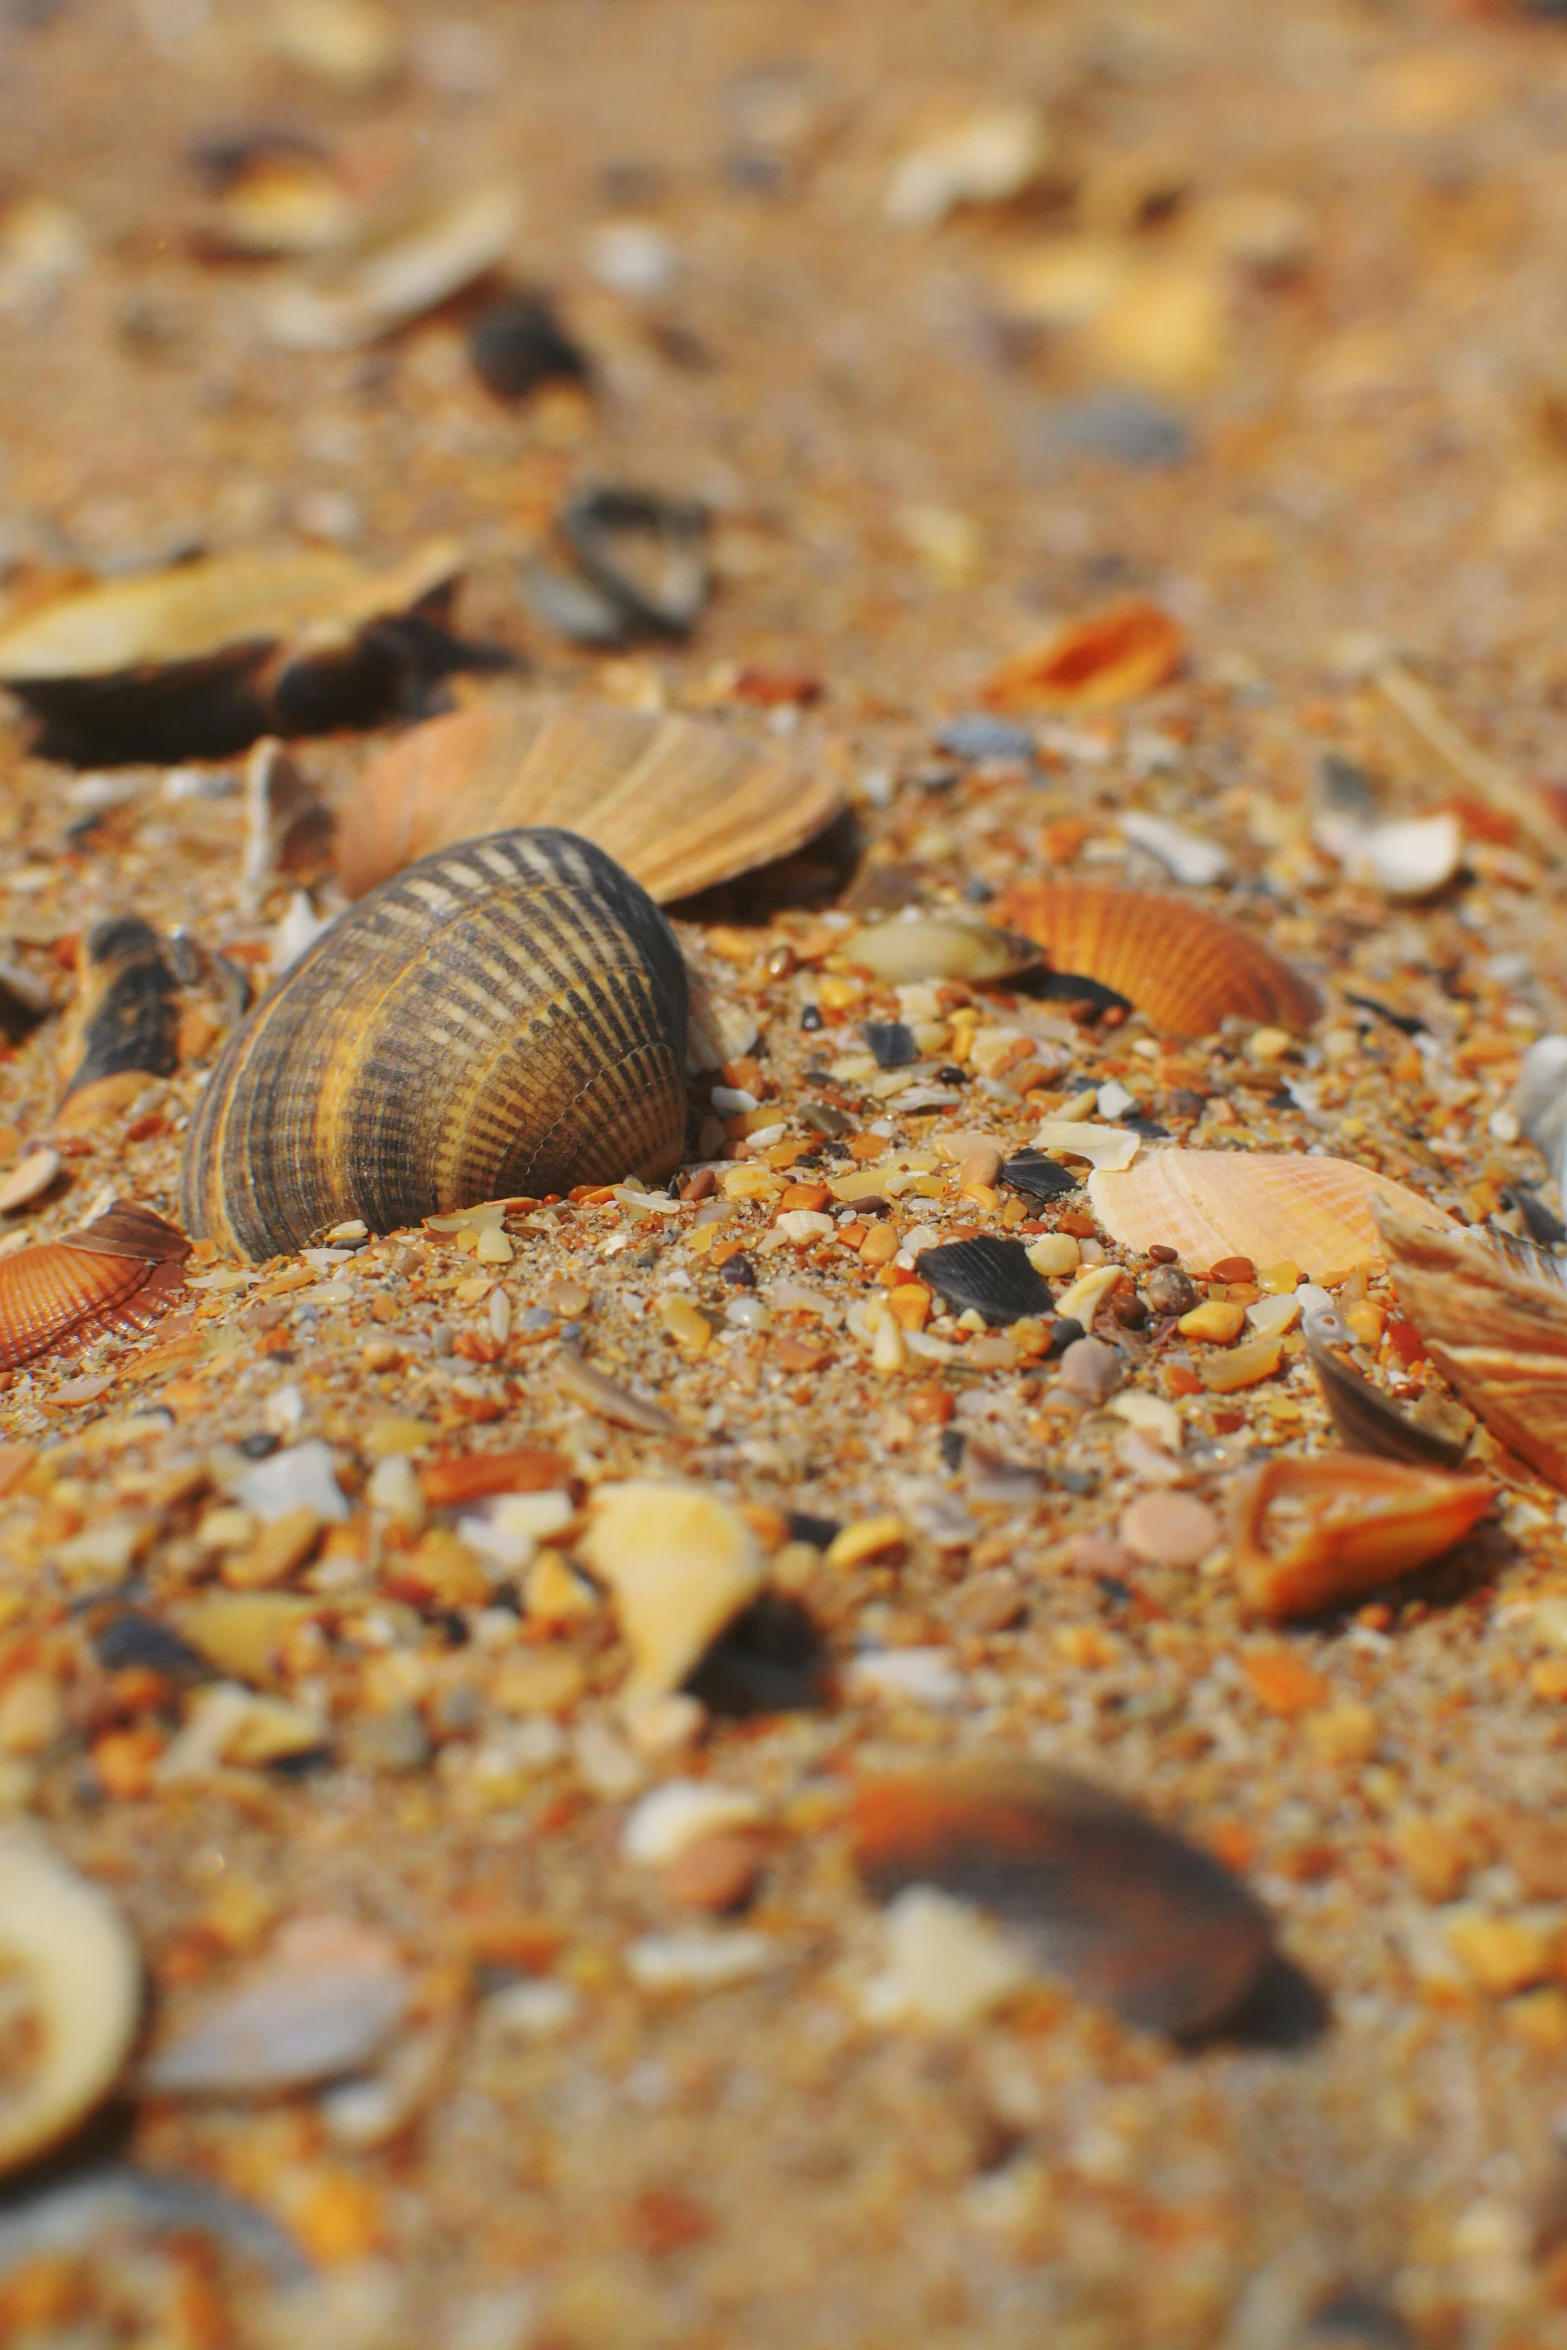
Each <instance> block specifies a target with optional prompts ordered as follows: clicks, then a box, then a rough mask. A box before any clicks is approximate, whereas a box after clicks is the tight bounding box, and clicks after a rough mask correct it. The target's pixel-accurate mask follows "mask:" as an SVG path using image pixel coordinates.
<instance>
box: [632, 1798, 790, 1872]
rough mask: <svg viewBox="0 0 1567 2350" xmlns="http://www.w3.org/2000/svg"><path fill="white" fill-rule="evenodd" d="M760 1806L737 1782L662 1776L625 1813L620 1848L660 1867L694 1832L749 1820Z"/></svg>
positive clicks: (694, 1838) (703, 1832) (645, 1863)
mask: <svg viewBox="0 0 1567 2350" xmlns="http://www.w3.org/2000/svg"><path fill="white" fill-rule="evenodd" d="M760 1812H761V1806H760V1805H759V1804H758V1802H757V1800H756V1797H755V1796H754V1795H751V1794H748V1793H747V1792H746V1790H745V1789H744V1788H742V1787H720V1786H717V1785H715V1784H714V1782H713V1781H712V1780H710V1779H666V1780H665V1782H664V1784H663V1786H662V1787H654V1788H653V1789H652V1790H651V1791H650V1792H649V1793H648V1794H646V1795H644V1796H643V1798H642V1800H641V1802H640V1803H639V1804H638V1805H637V1806H636V1809H635V1810H634V1811H633V1812H632V1813H631V1814H630V1816H629V1817H628V1819H627V1821H626V1824H625V1827H624V1828H623V1829H622V1831H621V1837H620V1849H621V1851H622V1852H623V1853H624V1854H625V1856H626V1858H627V1860H634V1861H637V1862H639V1863H640V1864H641V1866H642V1867H644V1868H650V1869H657V1868H663V1867H665V1866H666V1865H667V1864H668V1863H669V1862H670V1861H672V1860H673V1859H674V1858H675V1857H676V1855H677V1854H679V1853H682V1852H684V1850H685V1848H686V1846H687V1845H688V1844H694V1843H696V1841H697V1839H698V1838H699V1837H702V1836H710V1835H712V1834H713V1833H714V1831H715V1830H716V1829H719V1828H732V1827H736V1826H738V1825H740V1824H741V1823H742V1822H744V1821H750V1820H754V1819H756V1818H758V1817H759V1816H760Z"/></svg>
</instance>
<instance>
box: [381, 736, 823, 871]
mask: <svg viewBox="0 0 1567 2350" xmlns="http://www.w3.org/2000/svg"><path fill="white" fill-rule="evenodd" d="M842 805H843V793H842V789H841V787H840V785H839V784H838V782H837V780H836V779H835V778H834V777H833V776H831V775H830V774H829V773H827V771H826V770H825V769H824V768H822V767H820V766H810V767H808V766H806V765H805V764H804V762H803V761H802V760H800V759H799V758H797V757H796V756H795V754H794V753H793V752H791V751H788V750H785V749H784V748H783V746H782V745H781V744H779V743H776V742H772V743H764V742H758V741H755V740H754V739H753V738H752V737H750V736H749V735H744V734H740V733H738V732H735V731H733V730H731V729H730V728H728V727H725V726H720V725H718V724H716V723H715V722H712V721H709V720H703V719H699V718H682V717H680V716H678V715H674V714H672V713H663V714H660V715H651V714H649V713H648V712H645V711H641V710H622V709H619V708H617V707H616V706H615V705H614V704H613V703H591V702H590V703H585V704H573V703H571V702H568V701H567V700H566V699H565V698H564V696H562V695H559V694H545V693H540V694H517V695H511V696H507V697H505V698H502V697H500V696H497V697H496V698H494V699H493V700H490V701H486V702H484V703H482V704H480V705H478V706H477V707H475V708H473V709H471V710H456V711H452V712H451V713H450V714H449V715H447V716H446V717H442V718H432V719H430V720H429V721H428V722H427V723H426V724H425V725H423V726H416V727H414V728H413V729H412V730H411V731H410V732H409V733H408V734H405V735H404V736H403V738H402V740H401V741H400V742H397V743H394V744H393V746H392V748H391V749H390V750H389V751H387V752H386V753H385V754H384V755H383V756H382V757H381V758H379V759H377V760H376V761H375V762H374V764H373V765H372V766H370V767H369V768H368V769H367V770H366V772H365V774H364V776H363V778H362V779H361V781H360V784H359V787H358V789H357V791H356V792H355V793H354V795H353V798H352V799H351V800H350V801H349V803H348V806H347V807H346V809H345V810H344V812H343V817H342V822H341V825H340V827H339V832H338V852H337V868H338V878H339V880H340V881H341V882H342V885H343V887H344V889H345V890H346V891H347V892H348V894H349V896H350V897H360V896H362V895H363V894H364V892H365V891H366V890H367V889H371V888H373V887H374V886H375V884H376V883H377V882H378V881H384V880H385V879H386V877H387V875H388V874H391V873H396V872H397V871H399V870H400V868H401V867H402V866H404V865H406V864H409V863H410V862H411V861H412V860H413V859H414V858H416V857H422V856H425V855H427V854H428V853H429V852H430V851H431V850H432V849H439V848H446V847H448V846H449V845H450V844H451V843H452V842H454V841H460V840H473V839H476V838H477V837H478V836H479V835H480V834H481V833H487V832H500V831H504V830H508V829H510V828H511V827H513V826H523V825H533V824H552V825H559V826H561V827H562V828H563V829H564V830H565V831H567V832H574V833H576V834H578V835H579V837H580V838H582V839H584V840H591V841H592V842H594V843H595V845H596V846H597V847H599V848H601V849H603V850H605V851H606V852H607V853H608V854H609V855H610V856H612V857H613V858H614V859H615V861H616V863H617V864H619V865H622V866H624V867H625V870H626V871H627V872H628V873H630V874H631V875H632V876H633V877H634V878H635V879H636V880H637V881H640V882H641V884H642V886H643V888H644V889H645V890H646V891H647V893H648V895H649V896H650V897H651V898H654V899H656V900H657V902H658V903H659V904H660V905H667V904H668V903H669V902H670V901H671V900H672V899H675V898H682V897H689V896H690V895H691V894H692V892H693V891H695V890H700V889H709V888H711V887H712V885H713V884H714V883H715V882H718V881H728V880H730V879H732V878H733V876H734V875H735V874H737V873H748V872H750V871H751V870H752V869H753V868H754V867H756V866H758V865H768V864H771V863H772V862H773V860H774V859H775V858H778V857H784V856H788V855H789V854H790V853H791V851H793V850H795V849H797V848H799V847H800V846H801V845H802V844H803V843H804V842H805V841H807V840H809V839H810V838H811V836H812V834H813V833H816V832H819V831H820V830H821V829H822V827H823V825H825V824H829V823H831V821H832V819H833V818H834V817H835V816H836V815H837V814H838V812H839V809H840V808H841V807H842Z"/></svg>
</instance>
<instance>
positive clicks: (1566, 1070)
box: [1512, 1036, 1567, 1205]
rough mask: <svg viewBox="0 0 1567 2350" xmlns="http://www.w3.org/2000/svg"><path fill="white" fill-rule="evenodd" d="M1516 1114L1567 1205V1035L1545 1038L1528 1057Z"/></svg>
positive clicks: (1520, 1076) (1517, 1093) (1520, 1073)
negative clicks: (1566, 1187) (1566, 1188)
mask: <svg viewBox="0 0 1567 2350" xmlns="http://www.w3.org/2000/svg"><path fill="white" fill-rule="evenodd" d="M1512 1107H1513V1114H1514V1116H1515V1117H1516V1118H1517V1120H1518V1123H1519V1125H1520V1126H1521V1127H1522V1129H1523V1131H1524V1133H1525V1134H1526V1135H1527V1136H1528V1138H1529V1140H1530V1141H1531V1142H1532V1143H1533V1144H1534V1147H1535V1149H1536V1150H1537V1151H1538V1152H1539V1153H1540V1155H1541V1156H1542V1158H1543V1159H1544V1160H1545V1163H1546V1165H1547V1166H1548V1167H1549V1168H1550V1170H1551V1173H1552V1175H1553V1176H1554V1177H1555V1179H1556V1189H1557V1196H1558V1198H1559V1199H1560V1200H1561V1201H1562V1203H1563V1204H1564V1205H1567V1190H1564V1189H1563V1185H1564V1184H1567V1036H1542V1037H1539V1038H1538V1039H1537V1040H1536V1041H1535V1043H1533V1044H1532V1045H1531V1046H1530V1047H1529V1050H1528V1051H1527V1052H1526V1053H1525V1054H1524V1057H1523V1062H1522V1065H1521V1066H1520V1068H1519V1071H1518V1083H1517V1085H1516V1087H1515V1088H1514V1091H1513V1101H1512Z"/></svg>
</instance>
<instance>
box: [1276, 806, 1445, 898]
mask: <svg viewBox="0 0 1567 2350" xmlns="http://www.w3.org/2000/svg"><path fill="white" fill-rule="evenodd" d="M1313 837H1314V838H1315V840H1316V841H1317V842H1318V844H1319V846H1321V847H1322V848H1325V849H1326V850H1327V852H1328V854H1329V855H1330V856H1332V857H1336V858H1337V859H1338V861H1339V863H1340V864H1341V865H1342V866H1343V868H1344V870H1345V872H1346V873H1347V874H1348V876H1349V878H1350V879H1351V880H1352V881H1364V882H1370V883H1371V885H1372V886H1373V887H1374V888H1376V889H1380V890H1381V891H1382V892H1383V894H1384V895H1385V896H1387V897H1390V898H1427V897H1431V896H1434V894H1435V893H1436V891H1437V890H1439V889H1445V888H1446V886H1447V884H1448V883H1449V882H1450V881H1451V880H1452V878H1453V875H1454V874H1455V873H1456V872H1457V871H1458V868H1459V866H1460V864H1461V863H1462V862H1463V854H1464V835H1463V828H1462V826H1461V825H1460V823H1459V821H1458V818H1457V817H1456V816H1454V815H1451V814H1443V815H1440V816H1415V817H1409V818H1407V819H1405V820H1404V821H1402V822H1400V823H1396V824H1373V825H1362V824H1357V823H1356V822H1355V821H1354V819H1353V817H1349V816H1342V815H1337V814H1330V815H1328V816H1324V817H1323V818H1321V819H1320V820H1319V821H1318V823H1317V825H1316V827H1315V828H1314V834H1313Z"/></svg>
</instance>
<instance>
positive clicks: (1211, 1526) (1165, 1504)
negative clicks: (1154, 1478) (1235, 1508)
mask: <svg viewBox="0 0 1567 2350" xmlns="http://www.w3.org/2000/svg"><path fill="white" fill-rule="evenodd" d="M1116 1530H1117V1532H1118V1533H1119V1535H1120V1537H1121V1540H1122V1542H1123V1543H1124V1544H1125V1545H1126V1548H1127V1549H1128V1550H1129V1551H1130V1552H1131V1553H1132V1555H1133V1557H1134V1558H1139V1559H1142V1560H1143V1561H1144V1562H1145V1563H1146V1564H1147V1565H1148V1566H1151V1567H1195V1566H1198V1565H1199V1564H1200V1563H1201V1562H1202V1560H1203V1559H1205V1558H1206V1557H1207V1556H1208V1553H1209V1552H1210V1551H1211V1550H1214V1549H1216V1548H1217V1547H1218V1543H1219V1540H1220V1533H1221V1529H1220V1526H1219V1521H1218V1519H1217V1518H1216V1517H1215V1516H1214V1513H1213V1511H1212V1510H1211V1509H1209V1507H1208V1505H1207V1503H1206V1502H1202V1501H1198V1500H1197V1499H1196V1498H1195V1496H1194V1495H1192V1494H1189V1493H1169V1492H1158V1493H1144V1494H1141V1495H1139V1497H1138V1499H1137V1500H1136V1501H1134V1502H1130V1503H1129V1504H1128V1505H1127V1507H1126V1508H1125V1509H1124V1510H1123V1511H1122V1512H1121V1516H1120V1520H1119V1523H1118V1525H1117V1529H1116Z"/></svg>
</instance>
